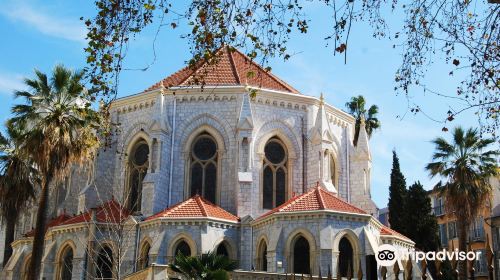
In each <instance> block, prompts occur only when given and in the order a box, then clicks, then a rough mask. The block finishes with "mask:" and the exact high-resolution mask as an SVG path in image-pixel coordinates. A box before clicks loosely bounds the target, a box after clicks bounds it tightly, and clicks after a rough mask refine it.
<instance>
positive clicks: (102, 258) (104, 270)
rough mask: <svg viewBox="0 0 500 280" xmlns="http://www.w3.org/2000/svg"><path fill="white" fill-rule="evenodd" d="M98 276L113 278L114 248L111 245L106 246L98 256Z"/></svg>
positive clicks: (98, 277)
mask: <svg viewBox="0 0 500 280" xmlns="http://www.w3.org/2000/svg"><path fill="white" fill-rule="evenodd" d="M96 264H97V271H96V278H97V279H100V278H104V279H107V278H109V279H111V278H113V250H111V248H110V247H109V246H106V245H105V246H104V247H103V248H102V249H101V251H99V255H98V256H97V263H96Z"/></svg>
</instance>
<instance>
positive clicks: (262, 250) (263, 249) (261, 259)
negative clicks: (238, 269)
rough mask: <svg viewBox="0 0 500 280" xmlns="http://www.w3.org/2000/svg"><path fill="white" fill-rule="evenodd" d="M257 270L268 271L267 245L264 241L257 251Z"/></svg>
mask: <svg viewBox="0 0 500 280" xmlns="http://www.w3.org/2000/svg"><path fill="white" fill-rule="evenodd" d="M257 252H258V253H257V269H258V270H262V271H267V243H266V241H265V240H262V241H261V242H260V244H259V247H258V249H257Z"/></svg>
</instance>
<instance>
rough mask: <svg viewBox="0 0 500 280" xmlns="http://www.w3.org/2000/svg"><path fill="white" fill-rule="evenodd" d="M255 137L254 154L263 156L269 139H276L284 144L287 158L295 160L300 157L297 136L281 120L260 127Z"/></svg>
mask: <svg viewBox="0 0 500 280" xmlns="http://www.w3.org/2000/svg"><path fill="white" fill-rule="evenodd" d="M256 135H257V137H256V140H255V142H254V150H255V152H256V153H257V154H258V155H260V156H263V155H264V147H265V145H266V143H267V141H268V140H269V139H271V138H272V137H278V138H279V139H280V140H281V141H283V143H284V144H285V146H286V148H287V150H288V155H289V158H290V159H292V160H295V159H297V158H298V157H299V155H300V147H301V145H300V144H299V143H301V142H300V141H299V140H298V138H297V135H295V133H294V132H293V129H292V128H291V127H290V126H289V125H288V124H286V123H285V122H283V121H281V120H272V121H269V122H266V123H265V124H264V125H262V126H261V127H260V128H259V130H258V132H257V134H256Z"/></svg>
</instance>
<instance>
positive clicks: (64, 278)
mask: <svg viewBox="0 0 500 280" xmlns="http://www.w3.org/2000/svg"><path fill="white" fill-rule="evenodd" d="M59 248H60V249H59V251H58V252H57V254H56V279H57V280H71V278H72V275H73V259H74V256H75V253H76V246H75V243H74V242H73V241H71V240H66V241H65V242H64V243H62V245H61V246H59Z"/></svg>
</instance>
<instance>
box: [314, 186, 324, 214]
mask: <svg viewBox="0 0 500 280" xmlns="http://www.w3.org/2000/svg"><path fill="white" fill-rule="evenodd" d="M321 191H322V189H321V187H320V186H318V187H317V188H316V192H317V193H318V203H319V207H320V208H321V209H325V208H326V207H325V201H324V200H323V199H324V198H323V195H322V194H321Z"/></svg>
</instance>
